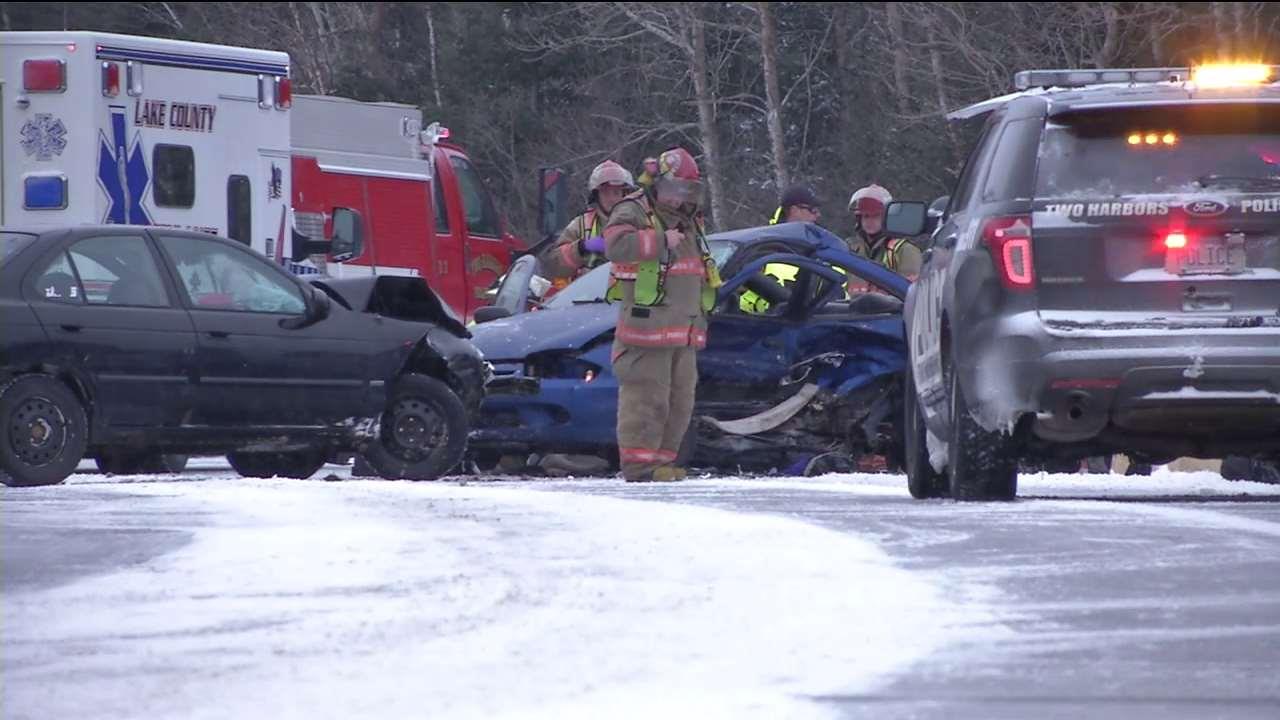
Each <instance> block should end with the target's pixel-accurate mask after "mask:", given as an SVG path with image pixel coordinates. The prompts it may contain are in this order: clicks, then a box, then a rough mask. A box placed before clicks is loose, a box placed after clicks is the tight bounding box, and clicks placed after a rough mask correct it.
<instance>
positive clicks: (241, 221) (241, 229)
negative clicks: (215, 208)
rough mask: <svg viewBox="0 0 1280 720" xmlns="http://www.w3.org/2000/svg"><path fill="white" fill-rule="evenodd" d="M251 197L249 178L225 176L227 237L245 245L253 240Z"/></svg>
mask: <svg viewBox="0 0 1280 720" xmlns="http://www.w3.org/2000/svg"><path fill="white" fill-rule="evenodd" d="M252 199H253V193H252V192H251V189H250V186H249V178H247V177H245V176H244V175H232V176H231V177H229V178H227V237H229V238H231V239H232V240H235V241H237V242H242V243H244V244H245V245H248V244H250V242H252V240H253V215H252V210H251V208H250V202H251V201H252Z"/></svg>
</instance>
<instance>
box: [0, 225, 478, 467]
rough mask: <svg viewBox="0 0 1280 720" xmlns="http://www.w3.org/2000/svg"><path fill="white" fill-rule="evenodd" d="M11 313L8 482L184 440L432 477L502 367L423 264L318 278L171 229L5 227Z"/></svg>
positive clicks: (135, 462)
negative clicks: (438, 291)
mask: <svg viewBox="0 0 1280 720" xmlns="http://www.w3.org/2000/svg"><path fill="white" fill-rule="evenodd" d="M0 327H3V329H4V330H3V335H2V336H0V481H2V482H4V483H5V484H6V485H48V484H55V483H59V482H61V481H62V480H63V479H65V478H66V477H67V475H69V474H70V473H71V472H72V470H74V469H75V467H76V465H77V464H78V463H79V462H80V460H81V459H82V458H84V457H94V458H98V459H99V461H100V462H102V461H103V460H109V461H110V462H109V464H111V465H113V466H116V467H127V466H133V467H153V466H156V465H157V464H161V463H159V462H158V460H157V458H159V457H161V456H164V455H168V454H179V453H190V454H222V453H226V454H227V455H228V459H229V460H230V462H231V464H232V466H233V467H234V468H235V469H236V470H237V471H238V472H239V473H240V474H241V475H245V476H251V477H271V476H275V475H280V476H285V477H307V476H310V475H311V474H313V473H314V472H316V471H317V470H318V469H319V468H320V467H321V466H322V465H323V464H324V463H325V461H326V460H327V459H328V458H330V457H331V456H333V455H335V454H346V453H359V454H360V455H362V456H363V458H364V459H365V460H366V461H367V462H368V464H369V465H370V466H371V467H372V468H373V469H374V471H375V472H377V473H378V474H379V475H382V476H384V477H394V478H411V479H430V478H434V477H437V476H439V475H440V474H442V473H444V472H445V471H447V470H449V469H450V468H452V467H453V466H454V465H456V464H457V463H458V461H459V460H460V458H461V457H462V454H463V452H464V451H465V445H466V438H467V432H468V428H469V425H470V416H471V415H472V414H474V413H475V412H476V411H477V409H478V408H479V405H480V401H481V399H482V397H483V393H484V383H485V382H486V381H487V379H488V373H489V369H488V365H487V364H486V363H485V362H484V360H483V358H482V357H481V355H480V354H479V352H478V351H477V350H476V349H475V347H474V346H473V345H472V344H471V342H470V341H469V337H470V335H469V333H468V332H467V330H466V328H465V327H464V326H463V325H462V323H461V322H459V320H458V319H457V317H456V316H454V315H453V314H452V313H451V312H450V311H449V309H448V307H447V306H446V305H444V304H443V303H442V302H441V301H440V299H439V298H438V297H437V296H436V295H435V294H434V293H433V292H432V291H431V290H430V288H428V287H427V285H426V283H425V281H423V280H421V279H420V278H401V277H378V278H373V277H367V278H360V279H354V280H328V279H317V280H313V281H312V282H311V283H309V284H308V283H305V282H303V281H302V280H301V279H299V278H298V277H296V276H293V275H291V274H289V273H287V272H285V271H284V270H283V269H281V268H280V267H279V266H277V265H275V264H273V263H272V262H270V261H269V260H267V259H266V258H264V257H263V256H261V255H260V254H257V253H255V252H253V251H252V250H250V249H248V248H246V247H244V246H243V245H240V244H238V243H235V242H232V241H230V240H226V239H223V238H219V237H214V236H211V235H205V234H199V233H192V232H183V231H179V230H169V229H162V228H144V227H136V226H118V225H109V226H100V227H95V226H78V227H74V228H59V229H42V230H33V231H17V230H11V229H3V230H0Z"/></svg>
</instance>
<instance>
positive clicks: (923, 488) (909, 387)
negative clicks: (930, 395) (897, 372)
mask: <svg viewBox="0 0 1280 720" xmlns="http://www.w3.org/2000/svg"><path fill="white" fill-rule="evenodd" d="M905 385H906V391H905V393H904V395H903V400H902V413H903V423H902V425H903V435H904V438H903V442H904V445H905V447H904V450H905V454H906V458H905V464H906V466H907V490H908V491H909V492H910V493H911V497H913V498H915V499H917V500H927V499H929V498H941V497H946V496H947V495H948V494H949V492H950V488H949V487H948V486H947V476H946V475H945V474H943V473H940V472H938V471H936V470H934V469H933V465H931V464H930V463H929V443H928V441H927V440H926V439H925V433H927V432H928V430H927V429H926V428H925V425H924V416H923V415H922V414H921V412H920V398H918V397H916V381H915V378H914V377H913V376H912V373H911V368H910V367H909V366H908V367H907V382H906V383H905Z"/></svg>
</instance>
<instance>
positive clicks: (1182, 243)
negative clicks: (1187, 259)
mask: <svg viewBox="0 0 1280 720" xmlns="http://www.w3.org/2000/svg"><path fill="white" fill-rule="evenodd" d="M1164 246H1165V247H1166V248H1169V249H1170V250H1181V249H1182V248H1184V247H1186V246H1187V236H1186V234H1185V233H1180V232H1171V233H1169V234H1168V235H1165V236H1164Z"/></svg>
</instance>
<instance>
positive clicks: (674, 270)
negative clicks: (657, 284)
mask: <svg viewBox="0 0 1280 720" xmlns="http://www.w3.org/2000/svg"><path fill="white" fill-rule="evenodd" d="M667 274H668V275H696V276H698V277H705V276H706V274H707V266H706V264H705V263H704V262H703V261H702V258H683V259H681V260H677V261H675V262H673V263H671V264H670V265H668V266H667Z"/></svg>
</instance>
